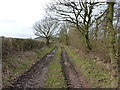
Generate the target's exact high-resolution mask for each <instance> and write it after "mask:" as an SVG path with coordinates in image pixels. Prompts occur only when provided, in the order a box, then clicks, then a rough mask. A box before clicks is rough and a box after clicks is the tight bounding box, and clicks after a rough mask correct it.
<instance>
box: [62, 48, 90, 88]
mask: <svg viewBox="0 0 120 90" xmlns="http://www.w3.org/2000/svg"><path fill="white" fill-rule="evenodd" d="M61 61H62V62H61V63H62V70H63V73H64V76H65V79H66V81H67V87H68V89H73V88H81V89H82V88H90V86H89V85H88V82H87V81H86V80H85V78H84V77H83V76H82V75H81V74H80V73H79V72H78V71H77V70H76V68H75V65H74V63H73V62H72V61H71V60H70V59H69V57H68V55H67V52H66V51H65V49H64V48H63V47H62V53H61Z"/></svg>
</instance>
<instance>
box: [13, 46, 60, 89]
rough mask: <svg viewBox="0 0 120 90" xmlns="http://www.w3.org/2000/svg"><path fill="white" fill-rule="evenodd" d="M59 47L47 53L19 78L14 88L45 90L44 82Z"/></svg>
mask: <svg viewBox="0 0 120 90" xmlns="http://www.w3.org/2000/svg"><path fill="white" fill-rule="evenodd" d="M57 49H58V47H55V48H54V49H53V50H52V51H51V52H49V53H47V54H46V55H45V56H44V57H43V58H41V59H40V60H39V61H38V62H37V63H36V64H35V65H33V66H32V67H31V68H30V69H29V70H28V71H27V72H26V73H24V74H23V75H22V76H21V77H19V78H18V79H17V80H16V81H15V82H14V83H13V84H12V87H13V88H44V81H45V79H46V78H47V73H48V71H49V63H50V61H51V60H52V58H53V56H54V54H55V52H56V51H57Z"/></svg>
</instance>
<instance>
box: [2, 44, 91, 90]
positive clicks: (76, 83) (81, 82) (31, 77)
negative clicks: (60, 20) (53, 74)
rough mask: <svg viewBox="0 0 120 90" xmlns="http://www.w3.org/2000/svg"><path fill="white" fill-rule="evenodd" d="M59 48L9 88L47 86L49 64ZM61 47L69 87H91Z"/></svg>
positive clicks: (63, 69) (63, 66)
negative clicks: (45, 84)
mask: <svg viewBox="0 0 120 90" xmlns="http://www.w3.org/2000/svg"><path fill="white" fill-rule="evenodd" d="M57 49H58V47H57V46H56V47H55V48H54V49H53V50H52V51H51V52H49V53H47V54H46V55H45V56H44V57H42V58H41V59H40V60H39V61H38V62H37V63H36V64H34V65H33V66H32V67H31V68H30V69H29V70H28V71H27V72H26V73H24V74H23V75H22V76H21V77H19V78H18V79H17V80H16V81H15V82H14V83H13V84H12V86H10V87H8V88H9V89H10V90H13V89H14V90H18V88H22V89H21V90H23V88H24V89H25V90H29V89H30V88H31V89H32V88H33V89H35V88H45V86H44V83H45V80H46V78H47V75H48V71H49V64H50V61H51V60H52V58H53V56H54V54H55V52H56V51H57ZM61 49H62V52H61V65H62V71H63V74H64V77H65V79H66V82H67V88H68V89H72V88H90V87H89V85H88V82H87V81H86V79H85V78H84V77H82V75H80V73H79V72H78V71H77V70H76V68H75V65H74V63H73V62H72V61H71V60H70V59H69V57H68V55H67V52H66V51H65V49H64V48H63V47H62V48H61ZM11 88H12V89H11ZM15 88H17V89H15ZM4 89H5V88H3V90H4ZM31 89H30V90H31Z"/></svg>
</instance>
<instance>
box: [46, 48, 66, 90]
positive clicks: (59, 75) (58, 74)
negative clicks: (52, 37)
mask: <svg viewBox="0 0 120 90" xmlns="http://www.w3.org/2000/svg"><path fill="white" fill-rule="evenodd" d="M60 54H61V49H60V48H58V51H57V52H56V53H55V56H54V58H53V60H52V61H51V63H50V69H49V72H48V78H47V79H46V82H45V87H46V88H65V87H66V82H65V79H64V76H63V72H62V68H61V63H60V61H61V55H60Z"/></svg>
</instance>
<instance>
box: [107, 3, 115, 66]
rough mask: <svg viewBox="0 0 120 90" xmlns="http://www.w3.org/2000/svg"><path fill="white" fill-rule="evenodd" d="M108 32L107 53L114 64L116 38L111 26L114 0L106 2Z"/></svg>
mask: <svg viewBox="0 0 120 90" xmlns="http://www.w3.org/2000/svg"><path fill="white" fill-rule="evenodd" d="M108 10H109V14H108V29H109V31H108V33H109V41H110V43H109V46H110V48H109V53H110V58H111V64H112V65H113V64H116V55H115V54H116V49H115V44H116V38H115V35H116V34H115V30H114V27H113V14H114V2H108Z"/></svg>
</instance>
